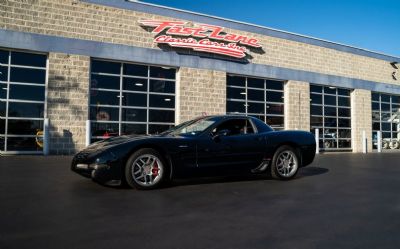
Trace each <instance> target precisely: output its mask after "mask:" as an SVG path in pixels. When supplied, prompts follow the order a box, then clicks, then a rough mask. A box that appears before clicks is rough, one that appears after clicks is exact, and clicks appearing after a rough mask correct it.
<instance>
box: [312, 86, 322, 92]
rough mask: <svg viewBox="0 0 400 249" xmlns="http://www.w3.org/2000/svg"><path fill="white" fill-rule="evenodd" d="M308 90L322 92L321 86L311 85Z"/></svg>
mask: <svg viewBox="0 0 400 249" xmlns="http://www.w3.org/2000/svg"><path fill="white" fill-rule="evenodd" d="M310 92H315V93H322V86H316V85H311V86H310Z"/></svg>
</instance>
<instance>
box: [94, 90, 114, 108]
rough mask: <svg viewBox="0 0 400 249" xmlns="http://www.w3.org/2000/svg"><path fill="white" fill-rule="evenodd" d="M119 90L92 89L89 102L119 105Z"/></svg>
mask: <svg viewBox="0 0 400 249" xmlns="http://www.w3.org/2000/svg"><path fill="white" fill-rule="evenodd" d="M118 96H119V92H109V91H98V90H92V91H91V96H90V103H91V104H93V105H119V97H118Z"/></svg>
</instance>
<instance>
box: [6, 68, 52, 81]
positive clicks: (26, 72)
mask: <svg viewBox="0 0 400 249" xmlns="http://www.w3.org/2000/svg"><path fill="white" fill-rule="evenodd" d="M10 81H11V82H24V83H37V84H45V82H46V70H43V69H30V68H16V67H11V75H10Z"/></svg>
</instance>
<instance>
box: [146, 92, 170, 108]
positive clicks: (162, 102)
mask: <svg viewBox="0 0 400 249" xmlns="http://www.w3.org/2000/svg"><path fill="white" fill-rule="evenodd" d="M149 106H150V107H161V108H174V107H175V97H174V96H166V95H156V94H150V104H149Z"/></svg>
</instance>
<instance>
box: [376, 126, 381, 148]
mask: <svg viewBox="0 0 400 249" xmlns="http://www.w3.org/2000/svg"><path fill="white" fill-rule="evenodd" d="M376 144H377V149H378V152H379V153H380V152H382V132H381V131H378V132H377V133H376Z"/></svg>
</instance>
